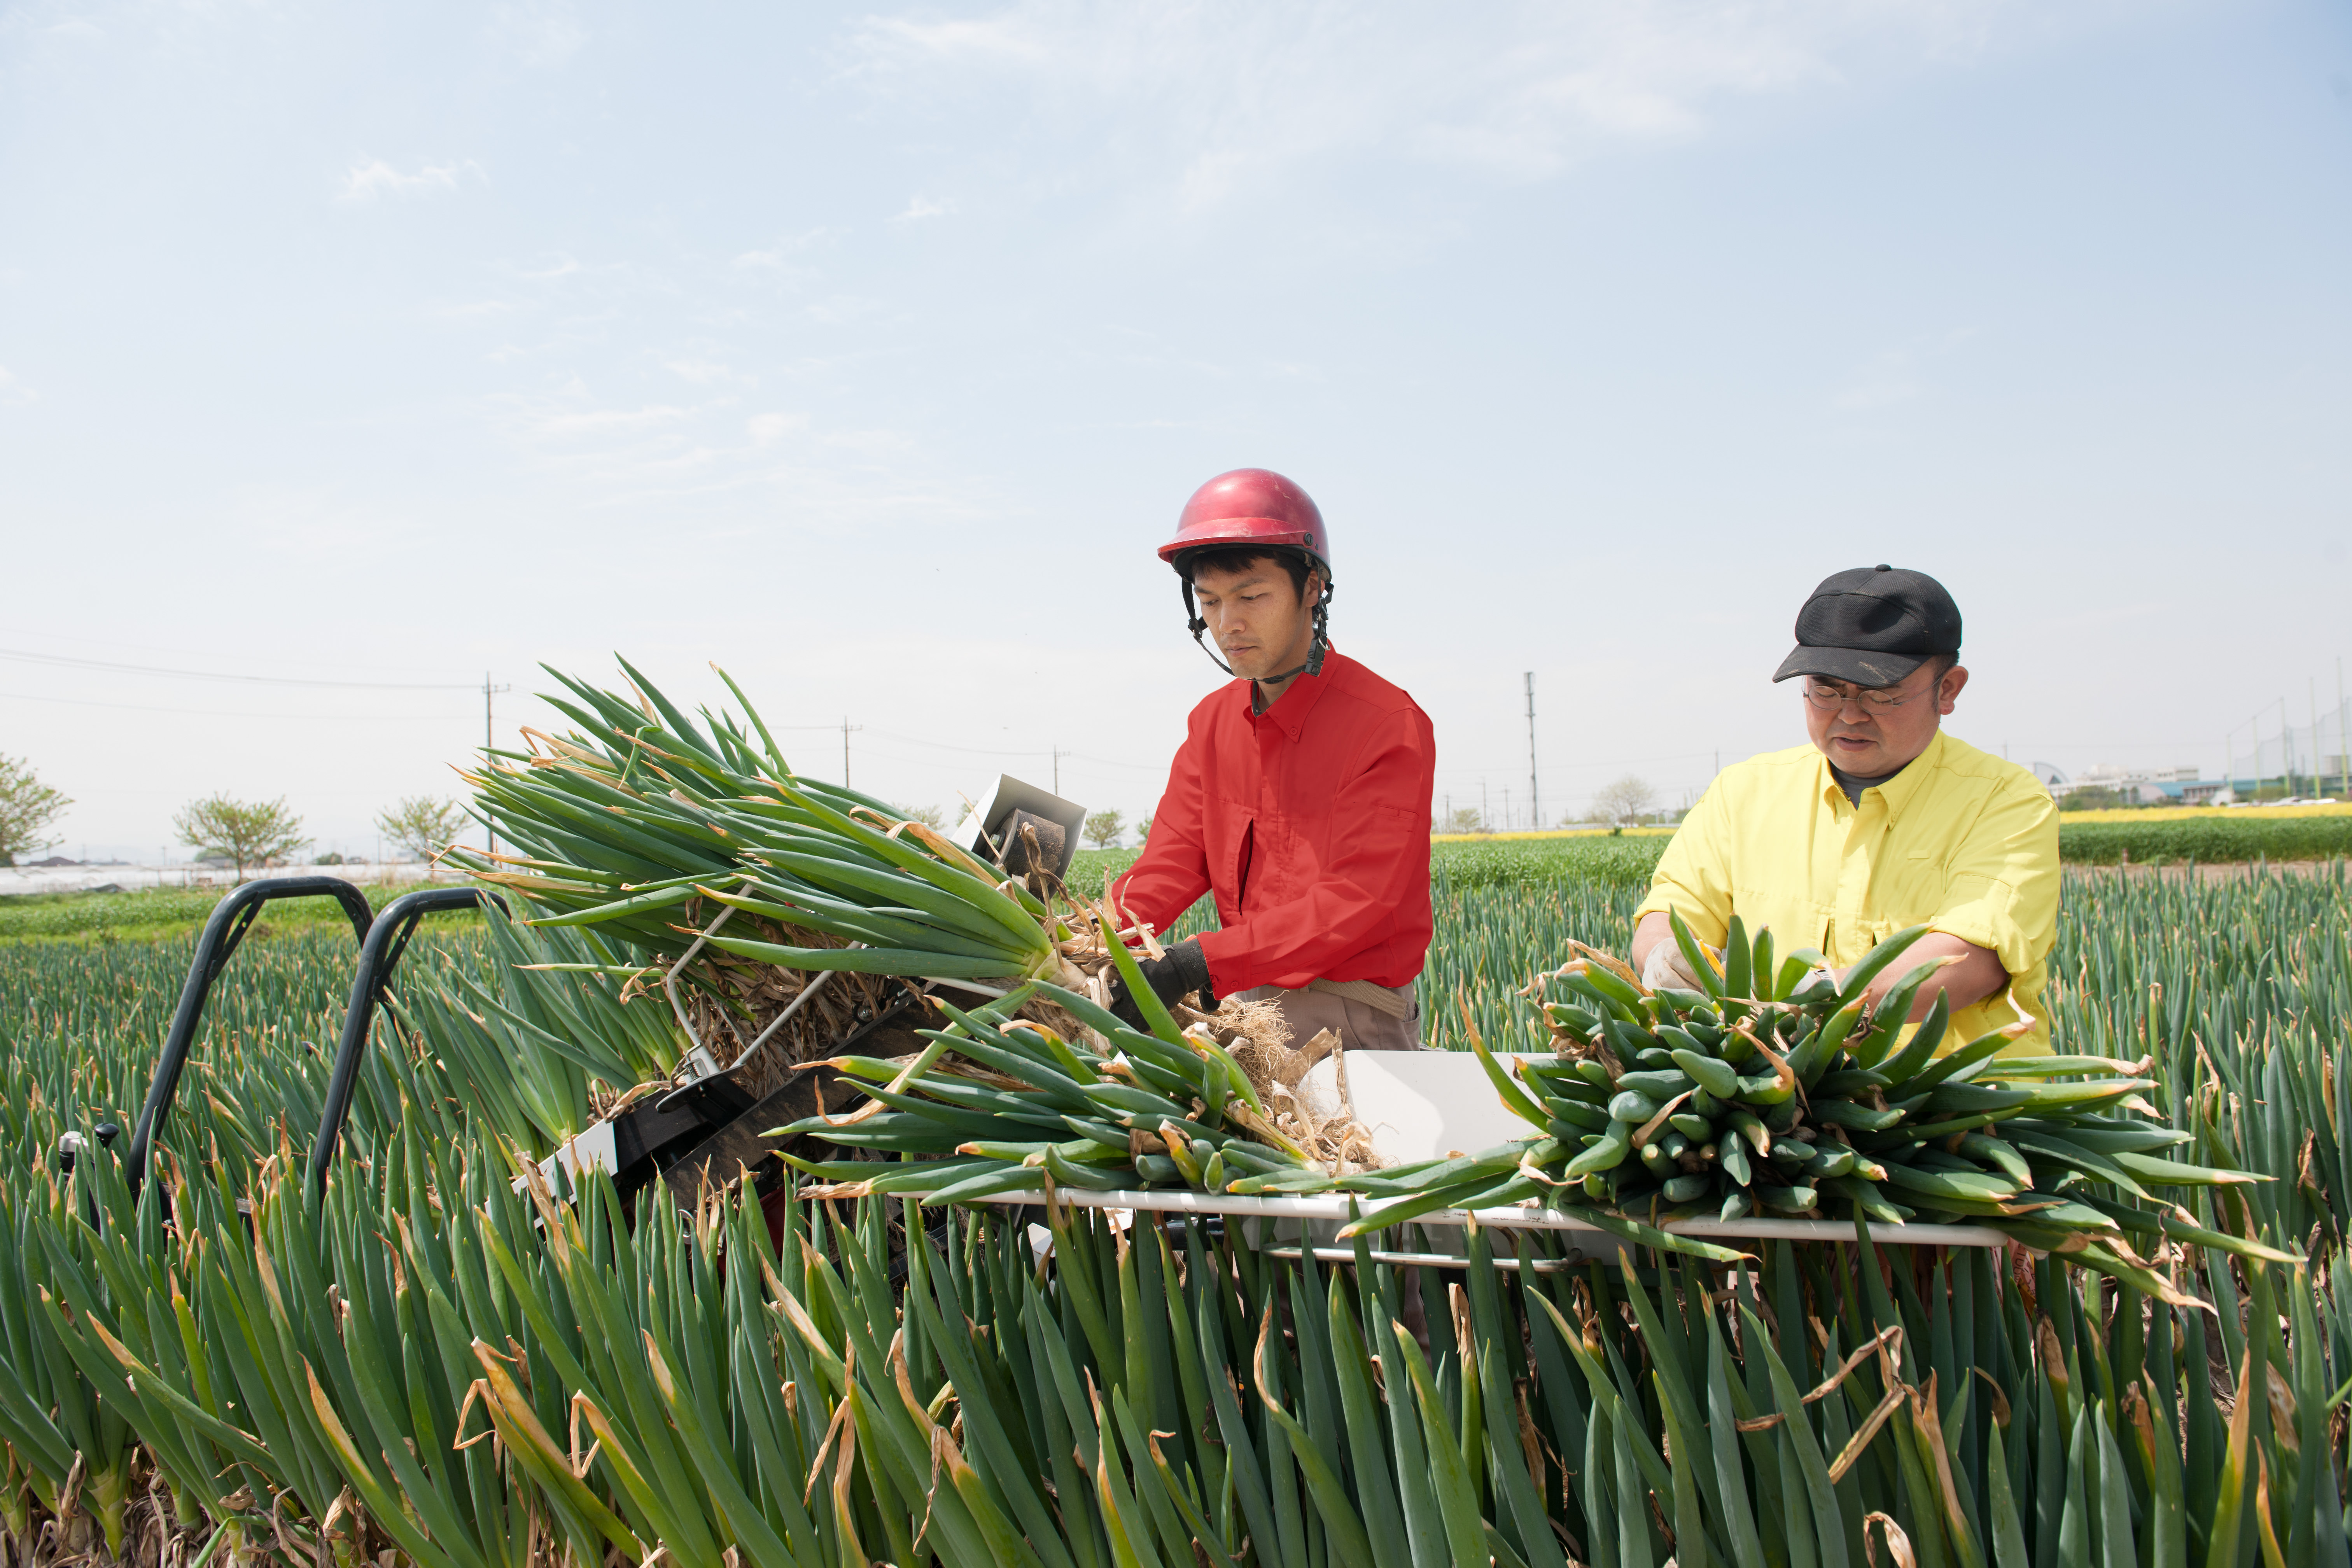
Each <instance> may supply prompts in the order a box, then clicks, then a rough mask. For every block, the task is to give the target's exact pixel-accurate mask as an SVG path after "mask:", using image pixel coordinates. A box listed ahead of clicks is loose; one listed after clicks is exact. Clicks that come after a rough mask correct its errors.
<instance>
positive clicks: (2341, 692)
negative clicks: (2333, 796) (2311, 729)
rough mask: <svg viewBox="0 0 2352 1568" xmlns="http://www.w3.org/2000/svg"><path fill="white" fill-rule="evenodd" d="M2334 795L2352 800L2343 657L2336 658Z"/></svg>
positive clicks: (2351, 738) (2351, 754)
mask: <svg viewBox="0 0 2352 1568" xmlns="http://www.w3.org/2000/svg"><path fill="white" fill-rule="evenodd" d="M2336 793H2338V795H2343V797H2345V799H2352V733H2347V731H2345V656H2343V654H2338V656H2336Z"/></svg>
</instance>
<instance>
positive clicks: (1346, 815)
mask: <svg viewBox="0 0 2352 1568" xmlns="http://www.w3.org/2000/svg"><path fill="white" fill-rule="evenodd" d="M1250 694H1251V683H1250V682H1249V681H1247V680H1239V679H1236V680H1234V681H1230V682H1228V683H1227V684H1225V685H1223V686H1221V687H1219V688H1218V689H1216V690H1215V691H1213V692H1211V693H1210V694H1209V696H1208V697H1207V698H1206V699H1205V700H1202V703H1201V705H1200V706H1199V707H1197V708H1195V709H1193V710H1192V720H1191V721H1190V723H1189V724H1188V726H1187V729H1186V733H1185V736H1184V744H1183V747H1182V749H1181V750H1180V751H1179V752H1177V753H1176V761H1175V763H1173V765H1171V767H1170V768H1169V770H1168V790H1167V793H1166V794H1165V795H1161V796H1160V809H1159V810H1158V811H1156V812H1154V813H1153V814H1152V817H1151V836H1150V841H1149V842H1148V843H1147V844H1145V846H1144V848H1143V854H1142V856H1141V857H1140V858H1139V859H1138V860H1137V861H1136V863H1135V865H1134V867H1133V868H1131V869H1130V870H1129V872H1128V873H1127V875H1125V876H1124V877H1122V878H1120V879H1118V883H1117V884H1116V885H1115V891H1116V893H1117V896H1118V899H1119V900H1120V904H1121V907H1122V908H1123V909H1126V910H1130V911H1131V912H1132V913H1133V914H1134V915H1135V916H1136V917H1137V918H1138V919H1139V920H1145V921H1150V922H1151V923H1152V924H1153V925H1154V926H1156V927H1157V928H1159V929H1160V930H1161V931H1165V930H1167V929H1168V928H1169V927H1170V926H1171V925H1173V924H1175V923H1176V921H1178V920H1179V919H1180V918H1181V916H1182V915H1183V913H1184V911H1185V910H1188V909H1190V908H1192V903H1193V900H1196V899H1198V898H1199V897H1200V896H1201V895H1202V893H1204V892H1213V893H1214V894H1215V895H1216V900H1217V919H1218V921H1220V922H1221V925H1222V928H1223V929H1221V930H1218V931H1210V932H1208V933H1206V934H1205V935H1203V936H1202V938H1201V951H1202V953H1203V954H1205V955H1206V956H1207V958H1208V961H1209V978H1210V981H1211V982H1212V984H1213V985H1214V986H1215V988H1216V992H1217V994H1218V995H1220V996H1231V995H1234V994H1236V993H1238V992H1241V991H1245V990H1247V989H1249V988H1250V987H1251V986H1254V985H1280V986H1284V987H1286V988H1291V989H1295V988H1297V987H1298V986H1301V985H1305V984H1307V982H1308V981H1310V980H1318V979H1320V980H1369V981H1370V982H1372V984H1375V985H1402V984H1405V983H1406V982H1408V981H1410V980H1412V978H1413V977H1415V976H1416V975H1418V974H1419V973H1421V966H1422V961H1423V959H1424V958H1426V957H1427V956H1428V953H1429V936H1430V927H1431V920H1430V909H1429V802H1430V790H1431V787H1432V784H1433V781H1434V779H1435V776H1436V770H1437V742H1436V737H1435V735H1434V733H1433V731H1432V730H1431V729H1430V724H1429V717H1428V715H1426V714H1424V713H1423V712H1422V710H1420V709H1419V708H1417V707H1415V706H1414V705H1413V700H1412V698H1410V697H1408V696H1406V695H1405V694H1404V692H1403V691H1402V690H1400V689H1398V688H1396V687H1394V686H1391V685H1390V684H1389V683H1388V682H1387V681H1385V680H1382V679H1381V678H1380V677H1379V676H1377V675H1374V674H1373V673H1372V672H1371V671H1370V670H1369V669H1366V668H1364V667H1363V666H1362V665H1360V664H1358V663H1357V662H1356V661H1355V660H1354V659H1352V658H1348V657H1347V656H1346V655H1344V654H1341V653H1339V652H1336V651H1335V652H1333V653H1331V654H1329V655H1328V656H1327V657H1326V658H1324V660H1323V673H1322V674H1321V675H1320V676H1314V677H1310V676H1305V675H1302V676H1300V677H1298V678H1297V679H1296V680H1294V681H1292V682H1291V683H1290V686H1289V688H1288V689H1286V690H1285V691H1284V692H1283V694H1282V697H1281V699H1280V700H1278V701H1276V703H1275V705H1274V706H1273V707H1272V708H1269V709H1267V710H1265V712H1263V713H1255V712H1252V711H1251V709H1250Z"/></svg>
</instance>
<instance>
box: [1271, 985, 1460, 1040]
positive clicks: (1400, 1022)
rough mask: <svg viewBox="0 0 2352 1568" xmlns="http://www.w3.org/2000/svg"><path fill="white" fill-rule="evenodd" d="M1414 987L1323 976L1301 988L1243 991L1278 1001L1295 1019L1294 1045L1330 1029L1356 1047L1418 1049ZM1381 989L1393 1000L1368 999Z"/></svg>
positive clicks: (1418, 1019) (1418, 1013)
mask: <svg viewBox="0 0 2352 1568" xmlns="http://www.w3.org/2000/svg"><path fill="white" fill-rule="evenodd" d="M1413 991H1414V988H1413V987H1412V985H1410V984H1407V985H1399V986H1394V987H1391V986H1386V985H1374V984H1371V983H1370V981H1363V980H1355V981H1347V982H1343V983H1334V982H1332V981H1328V980H1318V981H1316V982H1314V983H1313V984H1308V985H1305V986H1301V987H1300V988H1299V989H1297V990H1296V991H1286V990H1284V989H1283V988H1282V987H1281V986H1279V985H1260V986H1257V987H1255V988H1254V989H1252V990H1248V991H1244V992H1243V993H1242V996H1243V998H1244V1000H1246V1001H1251V1002H1279V1003H1281V1004H1282V1016H1284V1017H1285V1018H1286V1019H1287V1020H1289V1023H1290V1043H1291V1044H1292V1045H1293V1046H1304V1045H1306V1044H1307V1041H1309V1040H1311V1039H1313V1038H1314V1037H1316V1036H1317V1035H1318V1034H1319V1033H1320V1032H1321V1031H1323V1030H1325V1029H1329V1030H1332V1031H1334V1032H1335V1033H1337V1034H1338V1035H1339V1043H1340V1044H1341V1045H1342V1046H1345V1047H1347V1048H1348V1049H1349V1050H1351V1051H1417V1050H1419V1049H1421V1048H1422V1046H1421V1002H1420V1000H1419V998H1418V997H1416V996H1415V995H1414V994H1413ZM1372 992H1379V993H1381V994H1383V995H1384V996H1386V997H1390V998H1393V1000H1390V1001H1384V1002H1382V1003H1381V1004H1380V1005H1374V1004H1373V1003H1371V1002H1370V1001H1366V1000H1364V999H1363V998H1364V997H1365V996H1366V995H1367V994H1370V993H1372Z"/></svg>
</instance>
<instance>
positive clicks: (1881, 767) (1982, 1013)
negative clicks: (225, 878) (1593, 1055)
mask: <svg viewBox="0 0 2352 1568" xmlns="http://www.w3.org/2000/svg"><path fill="white" fill-rule="evenodd" d="M1959 653H1960V611H1959V606H1958V605H1955V604H1954V603H1953V602H1952V596H1951V595H1949V594H1948V593H1947V592H1945V590H1944V585H1943V584H1940V583H1938V582H1937V581H1936V580H1935V579H1934V578H1933V577H1930V576H1928V575H1927V574H1925V573H1920V572H1906V571H1898V570H1896V569H1895V568H1894V567H1891V566H1875V567H1861V568H1857V569H1856V570H1854V571H1852V572H1841V573H1839V574H1836V575H1835V576H1833V577H1830V578H1828V579H1826V580H1825V581H1824V582H1823V583H1822V585H1821V586H1820V587H1818V588H1816V589H1814V590H1813V594H1812V597H1811V598H1810V599H1808V600H1806V601H1805V606H1804V608H1803V609H1802V610H1801V611H1799V612H1798V615H1797V649H1796V651H1795V652H1794V653H1791V654H1790V656H1789V657H1788V658H1786V659H1785V660H1783V661H1782V663H1781V665H1780V670H1779V671H1778V673H1776V674H1775V675H1774V676H1773V677H1772V679H1774V680H1776V681H1780V680H1788V679H1801V680H1802V681H1803V682H1804V687H1803V690H1804V699H1805V730H1806V733H1807V734H1808V736H1810V738H1811V742H1812V743H1811V745H1806V746H1797V747H1792V748H1790V750H1788V751H1785V752H1766V753H1765V754H1764V755H1762V756H1759V757H1751V758H1749V759H1748V761H1746V762H1744V763H1738V764H1736V765H1734V766H1732V767H1729V768H1727V769H1725V770H1724V771H1723V773H1721V775H1720V776H1718V777H1717V779H1716V781H1715V783H1714V784H1711V785H1709V786H1708V788H1707V792H1706V794H1705V795H1702V796H1700V797H1699V802H1698V804H1697V805H1696V806H1693V807H1692V808H1691V812H1690V815H1689V816H1686V817H1685V818H1684V819H1683V824H1682V827H1681V829H1680V830H1679V831H1677V832H1676V833H1675V837H1674V841H1673V842H1672V843H1671V844H1669V845H1667V847H1666V852H1665V855H1664V858H1661V859H1660V860H1659V862H1658V868H1657V871H1656V873H1655V875H1654V877H1653V878H1652V879H1651V883H1650V896H1649V897H1648V898H1647V899H1645V900H1643V903H1642V907H1641V909H1640V910H1639V911H1638V912H1637V913H1636V915H1635V918H1634V927H1633V966H1634V967H1635V968H1636V969H1639V970H1640V971H1642V973H1643V978H1644V979H1645V980H1646V981H1648V983H1649V984H1653V985H1655V984H1676V985H1690V984H1695V981H1694V979H1693V978H1692V977H1691V976H1690V975H1689V974H1688V972H1687V970H1686V968H1685V963H1684V960H1683V957H1682V952H1681V950H1680V949H1679V948H1678V947H1677V946H1676V945H1675V940H1674V934H1673V932H1672V931H1670V930H1669V929H1668V925H1667V920H1666V913H1667V911H1668V910H1680V911H1681V912H1682V917H1683V919H1684V921H1685V922H1686V923H1687V924H1688V925H1689V926H1690V929H1691V932H1692V934H1693V935H1695V936H1696V937H1697V938H1698V939H1699V940H1700V941H1702V942H1706V943H1708V944H1709V945H1711V946H1720V945H1722V943H1723V941H1724V938H1725V935H1726V933H1727V929H1728V927H1729V924H1730V921H1731V917H1732V916H1733V915H1734V914H1738V916H1739V917H1740V920H1741V921H1742V923H1743V924H1744V925H1745V926H1746V927H1747V929H1748V932H1749V934H1750V935H1751V936H1752V935H1753V934H1754V933H1755V932H1756V931H1760V930H1765V929H1768V928H1769V930H1770V931H1771V932H1772V936H1773V940H1774V942H1776V943H1777V944H1778V946H1779V949H1780V952H1784V953H1785V952H1791V951H1793V950H1795V949H1798V948H1807V947H1810V948H1816V949H1819V950H1820V952H1822V954H1823V955H1824V956H1825V957H1826V958H1827V959H1828V960H1829V962H1830V964H1831V966H1832V968H1833V969H1838V970H1843V968H1844V967H1845V966H1847V965H1849V964H1852V963H1853V962H1854V961H1855V960H1857V959H1859V958H1861V957H1862V956H1863V955H1864V953H1866V952H1869V951H1870V950H1871V948H1872V947H1873V946H1874V945H1875V944H1876V943H1877V942H1879V941H1880V940H1881V939H1882V938H1884V937H1886V936H1888V935H1890V934H1892V933H1893V932H1895V931H1901V930H1903V929H1905V928H1906V927H1908V926H1914V925H1920V924H1925V925H1927V926H1928V927H1929V928H1931V929H1930V930H1929V931H1928V934H1927V935H1926V936H1925V937H1922V938H1921V939H1920V940H1919V942H1918V943H1917V944H1916V946H1914V947H1913V948H1912V949H1911V951H1910V952H1909V953H1908V954H1906V956H1905V958H1904V960H1903V961H1902V962H1901V963H1897V964H1895V966H1894V971H1891V972H1890V973H1886V974H1885V975H1883V976H1881V977H1880V978H1879V980H1878V981H1877V983H1876V984H1874V985H1873V986H1872V987H1871V991H1872V994H1873V999H1874V1000H1875V999H1876V998H1877V997H1879V996H1883V995H1884V994H1885V993H1886V992H1887V991H1888V990H1890V989H1892V988H1893V986H1894V985H1895V982H1896V981H1897V980H1898V979H1899V978H1900V973H1896V972H1903V971H1908V970H1910V969H1912V968H1914V967H1915V966H1916V964H1917V963H1918V962H1919V961H1920V960H1923V959H1928V958H1938V957H1948V958H1952V959H1957V960H1958V962H1957V963H1950V964H1948V965H1947V966H1946V967H1945V968H1944V969H1943V971H1942V972H1941V973H1938V974H1937V976H1936V977H1935V978H1934V979H1933V980H1931V981H1929V982H1928V983H1927V984H1926V985H1925V986H1923V987H1921V988H1920V992H1919V995H1918V1000H1917V1003H1916V1006H1915V1009H1914V1011H1913V1013H1912V1016H1913V1017H1914V1018H1915V1019H1916V1018H1920V1017H1924V1016H1927V1009H1928V1007H1929V1005H1931V1004H1932V1003H1933V1002H1934V1000H1935V995H1936V993H1937V991H1938V990H1941V991H1943V992H1946V993H1948V995H1949V998H1950V1005H1951V1008H1952V1019H1951V1025H1950V1029H1949V1032H1948V1034H1947V1036H1946V1039H1947V1041H1948V1043H1949V1044H1950V1045H1958V1044H1960V1043H1963V1042H1965V1041H1968V1040H1971V1039H1974V1038H1976V1037H1979V1036H1980V1035H1982V1034H1985V1033H1986V1032H1988V1031H1989V1030H1992V1029H1997V1028H2000V1027H2001V1026H2004V1025H2008V1024H2012V1023H2015V1022H2016V1021H2017V1020H2018V1019H2019V1018H2020V1017H2030V1018H2032V1020H2033V1021H2034V1022H2033V1028H2032V1031H2031V1032H2030V1033H2028V1034H2027V1035H2025V1036H2024V1037H2021V1040H2020V1041H2019V1045H2020V1046H2021V1047H2031V1048H2033V1049H2037V1050H2046V1049H2048V1048H2049V1038H2050V1030H2049V1024H2048V1021H2047V1019H2046V1018H2045V1017H2044V1016H2043V1014H2042V986H2043V984H2045V983H2046V981H2047V980H2048V978H2049V968H2048V964H2047V962H2046V961H2047V960H2048V958H2049V955H2050V949H2051V946H2052V944H2053V942H2055V941H2056V940H2057V927H2058V810H2057V806H2056V805H2055V803H2053V801H2052V800H2051V798H2050V792H2049V791H2048V790H2047V789H2045V788H2044V787H2042V784H2041V783H2040V782H2039V781H2038V780H2036V779H2035V778H2034V776H2033V775H2032V773H2029V772H2027V771H2026V770H2025V769H2023V768H2021V767H2018V766H2017V765H2015V764H2014V763H2007V762H2004V761H2002V760H2001V759H2000V758H1999V757H1994V756H1988V755H1987V754H1986V753H1984V752H1979V751H1978V750H1977V749H1976V748H1975V747H1973V746H1971V745H1969V744H1968V743H1967V742H1963V741H1960V740H1958V739H1956V738H1954V737H1953V736H1950V735H1948V734H1946V733H1944V731H1943V727H1942V721H1943V718H1944V716H1945V715H1946V714H1948V713H1949V712H1951V711H1952V709H1953V706H1954V704H1955V703H1956V702H1957V701H1958V699H1959V695H1960V690H1961V689H1962V688H1963V687H1965V686H1967V684H1968V681H1969V672H1968V670H1967V669H1966V668H1963V667H1962V666H1961V664H1960V662H1959Z"/></svg>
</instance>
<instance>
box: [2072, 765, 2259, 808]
mask: <svg viewBox="0 0 2352 1568" xmlns="http://www.w3.org/2000/svg"><path fill="white" fill-rule="evenodd" d="M2052 771H2053V773H2054V772H2055V771H2056V770H2055V769H2053V770H2052ZM2201 771H2202V770H2201V769H2200V768H2197V767H2195V766H2193V765H2183V766H2181V767H2177V768H2119V767H2116V765H2115V764H2113V763H2098V764H2097V765H2095V766H2094V767H2087V768H2084V770H2083V771H2082V772H2081V773H2077V774H2075V775H2074V777H2073V778H2071V779H2068V778H2063V777H2062V778H2059V779H2055V780H2053V781H2052V783H2051V784H2050V795H2051V798H2052V799H2053V800H2064V799H2065V798H2066V797H2067V796H2068V795H2073V794H2074V793H2075V792H2076V791H2077V790H2086V789H2099V790H2112V791H2114V792H2115V793H2116V795H2121V796H2122V797H2123V798H2124V799H2125V800H2126V801H2128V802H2130V803H2131V804H2133V805H2167V804H2171V805H2205V804H2207V803H2208V802H2210V800H2211V799H2212V798H2213V797H2214V795H2216V794H2218V793H2220V792H2221V791H2222V790H2225V789H2227V788H2229V787H2230V786H2229V781H2228V780H2226V779H2204V778H2200V777H2199V776H2198V774H2199V773H2200V772H2201Z"/></svg>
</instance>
